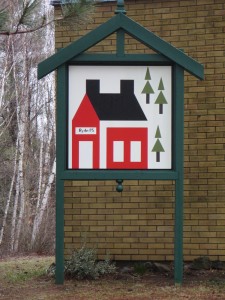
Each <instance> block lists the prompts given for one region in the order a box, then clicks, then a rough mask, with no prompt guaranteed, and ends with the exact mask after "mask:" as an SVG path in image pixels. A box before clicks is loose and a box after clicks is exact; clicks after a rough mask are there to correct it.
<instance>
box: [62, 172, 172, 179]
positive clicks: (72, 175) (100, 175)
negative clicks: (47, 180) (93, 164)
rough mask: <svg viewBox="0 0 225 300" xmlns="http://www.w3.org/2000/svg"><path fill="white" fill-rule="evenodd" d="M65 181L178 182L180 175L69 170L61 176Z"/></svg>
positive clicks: (170, 173)
mask: <svg viewBox="0 0 225 300" xmlns="http://www.w3.org/2000/svg"><path fill="white" fill-rule="evenodd" d="M60 178H61V179H64V180H113V179H115V180H116V179H118V178H123V179H127V180H132V179H137V180H176V179H177V178H178V173H177V172H176V171H172V170H168V171H166V170H162V171H161V170H155V171H154V170H67V171H64V172H62V173H61V174H60Z"/></svg>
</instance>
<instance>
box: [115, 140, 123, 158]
mask: <svg viewBox="0 0 225 300" xmlns="http://www.w3.org/2000/svg"><path fill="white" fill-rule="evenodd" d="M113 161H114V162H123V161H124V142H123V141H114V142H113Z"/></svg>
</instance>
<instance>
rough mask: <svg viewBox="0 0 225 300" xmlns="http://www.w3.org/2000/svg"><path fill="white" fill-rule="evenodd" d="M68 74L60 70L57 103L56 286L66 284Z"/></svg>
mask: <svg viewBox="0 0 225 300" xmlns="http://www.w3.org/2000/svg"><path fill="white" fill-rule="evenodd" d="M67 73H68V72H67V68H66V65H63V66H61V67H59V68H58V72H57V103H56V120H57V122H56V250H55V260H56V278H55V282H56V284H63V282H64V181H63V180H62V178H61V177H60V174H61V173H62V171H63V170H64V169H65V157H66V153H65V151H66V149H65V147H66V120H65V119H66V99H67V85H68V78H67Z"/></svg>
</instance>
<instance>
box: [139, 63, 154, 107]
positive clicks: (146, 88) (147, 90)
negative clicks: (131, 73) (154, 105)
mask: <svg viewBox="0 0 225 300" xmlns="http://www.w3.org/2000/svg"><path fill="white" fill-rule="evenodd" d="M145 80H147V82H146V83H145V86H144V88H143V90H142V92H141V93H142V94H146V103H147V104H149V103H150V94H154V90H153V88H152V86H151V84H150V82H149V80H151V75H150V71H149V68H147V70H146V74H145Z"/></svg>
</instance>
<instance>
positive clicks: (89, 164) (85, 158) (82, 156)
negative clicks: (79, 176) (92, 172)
mask: <svg viewBox="0 0 225 300" xmlns="http://www.w3.org/2000/svg"><path fill="white" fill-rule="evenodd" d="M92 168H93V142H92V141H80V142H79V169H92Z"/></svg>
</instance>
